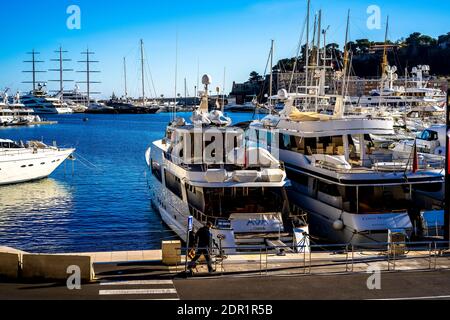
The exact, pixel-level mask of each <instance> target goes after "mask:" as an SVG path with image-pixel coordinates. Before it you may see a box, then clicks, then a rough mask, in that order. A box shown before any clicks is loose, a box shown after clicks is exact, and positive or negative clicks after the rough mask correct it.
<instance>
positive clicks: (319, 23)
mask: <svg viewBox="0 0 450 320" xmlns="http://www.w3.org/2000/svg"><path fill="white" fill-rule="evenodd" d="M321 29H322V10H319V19H318V22H317V66H319V65H320V42H321V41H320V31H321Z"/></svg>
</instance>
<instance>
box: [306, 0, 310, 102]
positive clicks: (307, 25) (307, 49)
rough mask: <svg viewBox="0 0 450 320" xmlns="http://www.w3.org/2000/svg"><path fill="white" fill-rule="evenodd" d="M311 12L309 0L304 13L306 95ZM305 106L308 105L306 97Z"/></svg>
mask: <svg viewBox="0 0 450 320" xmlns="http://www.w3.org/2000/svg"><path fill="white" fill-rule="evenodd" d="M310 10H311V0H308V5H307V11H306V12H307V13H306V47H305V50H306V59H305V93H306V94H308V82H309V81H308V80H309V79H308V78H309V17H310ZM306 104H308V96H306Z"/></svg>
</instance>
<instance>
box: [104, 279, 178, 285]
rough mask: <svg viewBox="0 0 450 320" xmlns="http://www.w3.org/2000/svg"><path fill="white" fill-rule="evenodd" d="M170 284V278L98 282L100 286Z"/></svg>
mask: <svg viewBox="0 0 450 320" xmlns="http://www.w3.org/2000/svg"><path fill="white" fill-rule="evenodd" d="M158 284H172V285H173V281H172V280H130V281H110V282H100V285H101V286H133V285H158Z"/></svg>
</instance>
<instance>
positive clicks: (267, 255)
mask: <svg viewBox="0 0 450 320" xmlns="http://www.w3.org/2000/svg"><path fill="white" fill-rule="evenodd" d="M268 257H269V253H268V252H267V246H266V276H267V275H268V274H269V271H268V270H267V258H268Z"/></svg>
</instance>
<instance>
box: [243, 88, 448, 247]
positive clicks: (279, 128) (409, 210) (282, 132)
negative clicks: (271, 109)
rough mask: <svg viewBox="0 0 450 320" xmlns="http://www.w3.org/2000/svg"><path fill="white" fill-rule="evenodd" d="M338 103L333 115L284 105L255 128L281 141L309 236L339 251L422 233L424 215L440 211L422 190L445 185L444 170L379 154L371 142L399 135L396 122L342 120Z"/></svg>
mask: <svg viewBox="0 0 450 320" xmlns="http://www.w3.org/2000/svg"><path fill="white" fill-rule="evenodd" d="M280 95H282V96H284V97H286V92H284V93H280ZM339 101H341V102H342V100H340V99H338V102H337V104H336V107H335V112H334V114H333V115H328V114H321V113H315V112H300V111H299V110H298V109H297V108H296V107H295V106H293V99H292V98H290V97H287V98H286V101H285V109H284V110H283V111H282V112H281V113H280V114H279V115H269V116H267V117H266V118H264V119H262V120H261V121H254V122H253V123H252V124H251V126H250V127H251V128H253V129H256V130H257V131H258V132H259V136H261V135H265V134H269V135H270V134H273V132H277V133H278V134H279V146H278V149H279V156H280V160H282V161H283V162H284V163H285V167H286V171H287V175H288V178H289V179H290V180H291V181H292V185H293V188H292V190H290V193H289V195H290V197H289V199H290V201H291V202H293V203H295V204H298V205H301V207H302V208H303V209H304V210H305V211H306V212H307V213H308V219H309V223H310V229H311V234H313V235H316V236H319V237H322V238H324V239H326V240H328V241H332V242H334V243H352V244H362V243H372V242H387V241H388V230H389V229H403V230H404V232H405V233H406V234H408V235H411V233H413V231H415V232H414V234H418V233H421V232H422V233H423V232H424V231H425V230H426V229H427V222H426V219H427V217H426V216H425V215H424V213H425V212H426V213H427V214H430V212H431V214H435V215H439V214H442V211H440V210H439V209H440V208H436V207H435V206H433V205H431V202H430V201H426V200H424V198H423V197H426V194H424V193H420V192H421V191H420V190H426V189H428V188H429V187H432V186H437V187H441V186H442V185H443V175H442V170H443V168H442V162H439V161H438V162H428V161H426V160H425V159H417V160H414V155H413V154H410V155H408V157H406V158H401V157H399V156H398V153H396V152H394V151H393V150H389V149H388V148H386V149H384V148H380V147H377V146H376V144H375V143H374V141H373V139H372V138H373V136H375V135H383V136H389V135H394V134H395V132H394V129H393V120H392V119H391V118H382V117H380V118H377V117H375V116H372V115H367V116H364V115H359V116H358V115H357V116H346V117H344V116H343V115H344V110H343V104H342V103H339ZM419 193H420V197H419V196H418V195H419ZM416 195H417V197H416ZM419 199H420V204H418V202H419ZM422 200H423V201H422ZM435 209H436V210H435Z"/></svg>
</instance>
